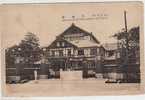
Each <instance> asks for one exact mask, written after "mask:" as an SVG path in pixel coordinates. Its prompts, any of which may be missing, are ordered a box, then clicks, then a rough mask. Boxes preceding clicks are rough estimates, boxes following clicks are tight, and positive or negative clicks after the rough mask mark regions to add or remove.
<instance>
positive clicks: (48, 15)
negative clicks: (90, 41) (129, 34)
mask: <svg viewBox="0 0 145 100" xmlns="http://www.w3.org/2000/svg"><path fill="white" fill-rule="evenodd" d="M124 11H126V12H127V26H128V29H130V28H132V27H135V26H140V25H141V24H142V16H143V4H141V3H140V2H128V3H73V4H67V3H61V4H21V5H2V6H1V8H0V12H1V13H0V16H1V20H0V21H1V23H0V25H1V27H0V29H1V33H2V35H1V36H2V45H3V46H4V47H5V48H7V47H11V46H13V45H15V44H18V43H20V41H21V40H22V39H24V36H25V34H26V33H27V32H32V33H35V34H36V35H37V36H38V37H39V40H40V46H42V47H44V46H49V45H50V44H51V43H52V41H54V40H55V38H56V36H58V35H59V34H61V33H62V32H63V31H64V30H65V29H67V28H68V27H69V26H70V25H71V24H72V23H74V24H75V25H76V26H78V27H80V28H82V29H84V30H86V31H88V32H92V33H93V35H94V36H95V37H96V38H97V39H98V40H99V41H100V42H101V44H103V43H112V42H116V40H115V39H114V38H112V37H111V36H112V35H113V34H115V33H117V32H119V31H121V30H122V28H124V15H123V14H124ZM101 14H105V15H106V17H105V19H101V18H100V19H94V20H77V21H76V20H75V21H62V16H64V17H65V18H66V19H68V18H72V16H75V18H80V17H81V16H84V18H92V17H94V15H96V16H98V15H101Z"/></svg>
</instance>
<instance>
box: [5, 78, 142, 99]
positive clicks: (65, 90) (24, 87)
mask: <svg viewBox="0 0 145 100" xmlns="http://www.w3.org/2000/svg"><path fill="white" fill-rule="evenodd" d="M104 81H105V80H104V79H97V80H96V79H83V80H72V81H70V80H65V81H62V80H59V79H54V80H48V79H45V80H37V81H34V80H33V81H30V82H28V83H24V84H6V96H74V95H76V96H84V95H104V94H106V95H109V94H127V93H126V92H128V93H129V94H136V93H139V90H140V84H138V83H132V84H127V83H126V84H124V83H121V84H119V83H111V84H107V83H104Z"/></svg>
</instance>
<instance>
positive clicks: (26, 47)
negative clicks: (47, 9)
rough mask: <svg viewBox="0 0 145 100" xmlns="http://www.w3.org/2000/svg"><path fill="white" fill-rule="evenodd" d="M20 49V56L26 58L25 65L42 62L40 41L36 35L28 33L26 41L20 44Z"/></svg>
mask: <svg viewBox="0 0 145 100" xmlns="http://www.w3.org/2000/svg"><path fill="white" fill-rule="evenodd" d="M19 47H20V49H21V52H20V56H21V57H23V58H24V62H25V63H28V64H34V63H35V62H37V61H39V60H40V58H41V50H40V47H39V39H38V37H37V36H36V35H35V34H33V33H31V32H28V33H27V34H26V35H25V38H24V40H22V41H21V43H20V44H19Z"/></svg>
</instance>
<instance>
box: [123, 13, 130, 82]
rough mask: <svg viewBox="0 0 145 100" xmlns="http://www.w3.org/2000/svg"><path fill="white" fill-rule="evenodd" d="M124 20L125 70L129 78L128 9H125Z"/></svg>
mask: <svg viewBox="0 0 145 100" xmlns="http://www.w3.org/2000/svg"><path fill="white" fill-rule="evenodd" d="M124 22H125V38H126V39H125V41H126V44H125V46H126V50H125V55H126V56H125V72H126V79H127V80H128V53H129V45H128V29H127V18H126V11H124Z"/></svg>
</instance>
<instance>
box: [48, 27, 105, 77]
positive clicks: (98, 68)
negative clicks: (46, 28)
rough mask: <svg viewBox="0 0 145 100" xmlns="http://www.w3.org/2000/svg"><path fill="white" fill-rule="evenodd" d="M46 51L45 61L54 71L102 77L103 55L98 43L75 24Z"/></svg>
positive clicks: (92, 36)
mask: <svg viewBox="0 0 145 100" xmlns="http://www.w3.org/2000/svg"><path fill="white" fill-rule="evenodd" d="M47 49H48V52H47V53H48V55H47V59H48V61H49V62H50V65H51V67H52V69H53V70H55V71H59V70H60V69H62V70H82V71H83V77H89V73H95V75H96V77H102V76H103V74H102V72H103V71H102V68H103V66H102V65H101V59H103V56H104V53H103V52H102V51H103V50H101V49H103V48H102V46H101V44H100V42H99V41H98V40H97V39H96V38H95V37H94V35H93V34H92V33H91V32H87V31H85V30H83V29H81V28H79V27H77V26H76V25H75V24H72V25H71V26H70V27H69V28H68V29H66V30H65V31H64V32H63V33H61V34H60V35H59V36H57V37H56V40H54V41H53V42H52V43H51V44H50V46H49V47H48V48H47ZM90 76H91V75H90Z"/></svg>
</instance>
